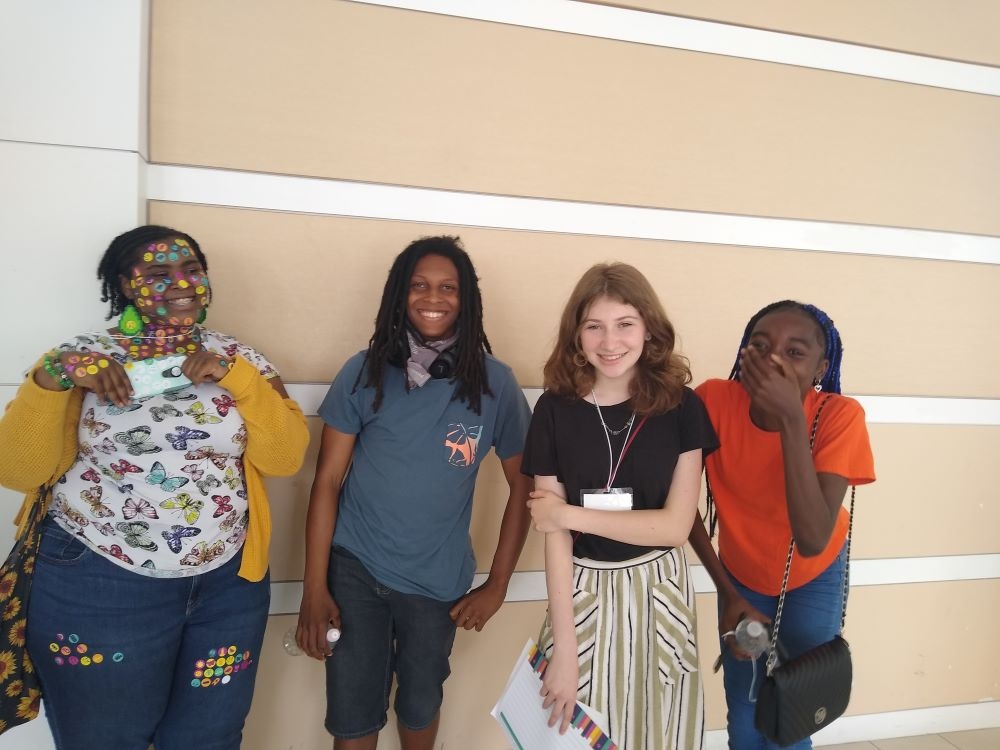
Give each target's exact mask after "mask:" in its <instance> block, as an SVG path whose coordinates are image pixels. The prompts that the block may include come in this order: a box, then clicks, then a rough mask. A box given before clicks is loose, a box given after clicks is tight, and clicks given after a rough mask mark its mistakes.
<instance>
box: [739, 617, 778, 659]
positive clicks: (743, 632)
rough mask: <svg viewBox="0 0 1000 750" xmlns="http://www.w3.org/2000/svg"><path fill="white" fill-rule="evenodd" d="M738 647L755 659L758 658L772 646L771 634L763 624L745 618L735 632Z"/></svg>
mask: <svg viewBox="0 0 1000 750" xmlns="http://www.w3.org/2000/svg"><path fill="white" fill-rule="evenodd" d="M734 637H735V639H736V645H737V646H738V647H739V648H741V649H742V650H743V651H746V652H747V653H748V654H751V655H752V656H753V657H754V658H757V657H758V656H760V655H761V654H763V653H764V652H765V651H767V647H768V646H769V645H770V644H771V633H770V631H769V630H768V629H767V626H766V625H765V624H764V623H762V622H757V621H756V620H750V619H747V618H744V619H742V620H740V622H739V624H738V625H737V626H736V630H735V632H734Z"/></svg>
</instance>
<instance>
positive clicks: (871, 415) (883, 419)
mask: <svg viewBox="0 0 1000 750" xmlns="http://www.w3.org/2000/svg"><path fill="white" fill-rule="evenodd" d="M39 354H40V352H39ZM285 386H286V387H287V388H288V394H289V395H290V396H291V397H292V398H294V399H295V400H296V401H297V402H298V404H299V406H301V407H302V411H303V412H304V413H305V414H306V416H309V417H314V416H316V412H317V411H318V410H319V406H320V404H321V403H322V402H323V397H324V396H326V392H327V390H329V388H330V385H329V383H285ZM17 388H18V384H16V383H4V384H0V405H3V404H6V403H8V402H9V401H11V400H12V399H13V398H14V396H15V395H16V393H17ZM522 390H523V391H524V395H525V397H526V398H527V399H528V404H529V405H530V406H531V407H532V408H534V405H535V402H536V401H537V400H538V397H539V396H540V395H541V394H542V389H541V388H523V389H522ZM853 398H856V399H857V400H858V401H859V402H861V405H862V406H863V407H864V409H865V421H866V422H868V424H954V425H983V426H996V425H1000V399H989V398H934V397H930V396H853Z"/></svg>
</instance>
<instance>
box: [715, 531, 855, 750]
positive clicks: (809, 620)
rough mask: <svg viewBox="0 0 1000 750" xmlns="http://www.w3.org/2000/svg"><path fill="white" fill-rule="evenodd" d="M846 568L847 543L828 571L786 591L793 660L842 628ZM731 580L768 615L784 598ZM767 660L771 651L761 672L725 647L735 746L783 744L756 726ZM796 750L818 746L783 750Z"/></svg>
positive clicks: (746, 749) (787, 643) (785, 634)
mask: <svg viewBox="0 0 1000 750" xmlns="http://www.w3.org/2000/svg"><path fill="white" fill-rule="evenodd" d="M727 572H728V571H727ZM846 572H847V546H846V545H844V548H843V549H842V550H841V551H840V554H839V555H838V556H837V558H836V559H835V560H834V561H833V562H832V563H830V566H829V567H828V568H827V569H826V570H824V571H823V572H822V573H820V574H819V575H818V576H817V577H816V578H814V579H813V580H811V581H809V583H807V584H805V585H804V586H800V587H799V588H797V589H793V590H792V591H789V592H787V593H786V594H785V606H784V609H783V611H782V615H781V628H780V630H779V640H780V641H781V647H782V648H784V652H785V654H786V655H787V658H789V659H792V658H794V657H796V656H798V655H799V654H802V653H804V652H806V651H808V650H809V649H811V648H815V647H816V646H819V645H820V644H821V643H825V642H826V641H828V640H830V639H831V638H833V637H834V636H835V635H836V634H837V633H839V632H840V616H841V611H842V606H843V595H844V575H845V574H846ZM729 578H730V580H731V581H732V582H733V585H734V586H735V587H736V590H737V591H738V592H739V593H740V595H741V596H743V597H744V598H745V599H746V600H747V601H748V602H750V604H751V605H752V606H754V607H756V608H757V609H758V610H760V612H761V613H762V614H765V615H767V616H768V617H770V618H772V619H773V618H774V614H775V611H776V610H777V608H778V597H776V596H766V595H764V594H758V593H757V592H756V591H753V590H752V589H748V588H747V587H746V586H744V585H743V584H742V583H740V582H739V581H738V580H736V578H735V577H733V575H732V573H730V574H729ZM766 662H767V656H766V654H765V655H762V656H761V657H760V658H758V659H757V661H756V673H755V672H754V664H755V663H754V662H750V661H741V660H739V659H736V658H735V657H733V655H732V654H730V653H729V649H728V648H726V647H725V646H723V647H722V667H723V670H724V673H723V684H724V686H725V689H726V705H727V706H728V708H729V715H728V725H729V727H728V728H729V750H776V749H777V748H778V747H779V746H778V745H775V744H774V743H773V742H769V741H768V740H767V738H765V737H764V735H762V734H761V733H760V732H758V731H757V729H756V727H755V726H754V712H755V710H756V708H757V704H756V700H757V692H758V691H759V690H760V684H761V681H762V680H763V679H764V675H765V674H766V673H767V666H766ZM755 674H756V678H755V677H754V675H755ZM790 748H791V749H793V750H809V749H810V748H812V738H809V737H807V738H806V739H804V740H802V741H801V742H797V743H795V744H794V745H789V746H788V747H787V748H784V749H783V750H789V749H790Z"/></svg>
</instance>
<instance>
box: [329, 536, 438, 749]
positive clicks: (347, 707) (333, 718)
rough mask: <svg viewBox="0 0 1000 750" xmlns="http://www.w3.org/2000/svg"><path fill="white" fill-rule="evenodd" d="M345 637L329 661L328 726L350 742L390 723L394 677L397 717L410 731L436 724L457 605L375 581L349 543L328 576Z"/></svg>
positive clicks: (334, 557) (336, 549)
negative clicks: (347, 548) (389, 710)
mask: <svg viewBox="0 0 1000 750" xmlns="http://www.w3.org/2000/svg"><path fill="white" fill-rule="evenodd" d="M328 582H329V586H330V593H331V595H332V596H333V599H334V601H335V602H337V606H338V607H340V623H341V630H342V631H343V635H341V637H340V640H339V641H337V647H336V648H334V649H333V655H332V656H330V657H328V658H327V660H326V729H327V731H328V732H329V733H330V734H332V735H333V736H334V737H340V738H343V739H351V738H357V737H366V736H368V735H370V734H375V733H377V732H378V731H379V730H380V729H382V727H383V726H385V723H386V719H387V710H388V708H389V690H390V688H391V687H392V678H393V674H395V675H396V678H397V685H396V702H395V709H396V719H397V721H398V722H399V723H400V724H401V725H402V726H404V727H406V728H407V729H412V730H414V731H419V730H421V729H426V728H427V727H428V726H430V725H431V724H432V723H433V722H434V719H435V718H436V717H437V715H438V712H439V711H440V710H441V701H442V699H443V697H444V681H445V680H446V679H448V675H449V674H451V667H450V665H449V663H448V658H449V657H450V656H451V647H452V644H454V642H455V623H454V622H452V620H451V617H450V616H449V614H448V611H449V610H450V609H451V607H452V605H453V604H454V602H443V601H438V600H437V599H430V598H428V597H426V596H419V595H417V594H405V593H402V592H399V591H394V590H393V589H390V588H388V587H386V586H383V585H382V584H380V583H379V582H378V581H376V580H375V579H374V578H373V577H372V575H371V573H369V572H368V569H367V568H365V566H364V564H362V562H361V561H360V560H359V559H358V558H357V557H355V556H354V555H352V554H351V553H350V552H348V551H347V550H346V549H344V548H343V547H334V548H333V554H331V555H330V569H329V575H328Z"/></svg>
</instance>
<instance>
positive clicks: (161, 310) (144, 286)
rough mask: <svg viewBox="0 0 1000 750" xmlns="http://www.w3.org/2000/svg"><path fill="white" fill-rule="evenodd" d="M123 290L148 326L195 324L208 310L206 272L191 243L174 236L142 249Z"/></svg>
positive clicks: (126, 278)
mask: <svg viewBox="0 0 1000 750" xmlns="http://www.w3.org/2000/svg"><path fill="white" fill-rule="evenodd" d="M120 279H121V284H122V290H123V291H124V293H125V296H126V297H128V298H129V299H130V300H132V302H133V304H135V306H136V307H137V308H138V310H139V314H140V315H141V316H142V319H143V322H144V323H150V322H152V323H159V324H168V325H181V326H185V325H187V326H189V325H193V324H194V322H195V321H196V320H197V319H198V315H199V313H201V311H202V310H203V309H204V308H206V307H208V295H209V283H208V276H207V275H206V273H205V269H204V268H203V267H202V264H201V261H199V260H198V256H197V255H196V254H195V252H194V250H193V249H192V248H191V247H190V245H188V243H187V241H186V240H184V239H182V238H180V237H170V238H166V239H162V240H159V241H157V242H152V243H150V244H149V245H147V246H146V247H144V248H141V249H140V250H139V251H138V252H137V254H136V260H135V262H134V263H133V264H132V270H131V274H130V275H129V276H128V277H126V276H121V277H120Z"/></svg>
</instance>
